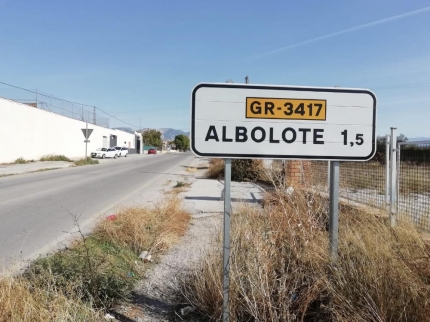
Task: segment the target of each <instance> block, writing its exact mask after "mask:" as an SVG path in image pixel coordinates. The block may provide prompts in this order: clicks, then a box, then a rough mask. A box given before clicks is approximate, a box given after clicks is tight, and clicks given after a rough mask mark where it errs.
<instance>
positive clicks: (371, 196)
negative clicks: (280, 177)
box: [303, 138, 430, 231]
mask: <svg viewBox="0 0 430 322" xmlns="http://www.w3.org/2000/svg"><path fill="white" fill-rule="evenodd" d="M397 151H398V154H397V176H396V178H395V180H396V181H397V185H396V186H397V191H396V199H395V200H396V202H397V207H396V208H397V213H398V215H399V216H402V217H405V218H408V219H409V220H411V222H412V223H413V224H414V225H415V226H416V227H418V228H421V229H424V230H428V231H430V141H421V142H401V143H399V144H398V147H397ZM386 157H387V155H386V147H385V138H384V139H382V138H381V139H379V140H378V144H377V152H376V154H375V157H374V158H373V159H372V160H370V161H367V162H340V164H339V166H340V170H339V181H340V182H339V188H340V197H342V198H345V199H347V200H350V201H354V202H357V203H360V204H365V205H369V206H372V207H375V208H379V209H387V205H388V202H389V200H388V199H389V191H388V183H387V180H389V178H388V176H389V171H387V167H386V163H385V161H386ZM388 158H390V155H389V156H388ZM305 173H306V171H305ZM328 175H329V174H328V162H326V161H310V162H309V171H307V174H305V175H304V177H303V180H304V181H305V183H306V184H307V185H309V186H311V187H312V188H313V189H316V190H318V191H324V192H327V191H328V187H329V186H328Z"/></svg>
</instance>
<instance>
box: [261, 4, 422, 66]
mask: <svg viewBox="0 0 430 322" xmlns="http://www.w3.org/2000/svg"><path fill="white" fill-rule="evenodd" d="M426 11H430V7H425V8H422V9H418V10H415V11H410V12H407V13H402V14H400V15H397V16H393V17H390V18H385V19H381V20H377V21H374V22H369V23H366V24H364V25H360V26H356V27H352V28H348V29H345V30H341V31H337V32H334V33H331V34H328V35H324V36H320V37H316V38H312V39H309V40H305V41H302V42H299V43H296V44H292V45H289V46H285V47H281V48H278V49H275V50H271V51H267V52H265V53H262V54H259V55H256V56H254V58H260V57H263V56H267V55H272V54H276V53H279V52H282V51H286V50H289V49H293V48H297V47H301V46H304V45H307V44H311V43H314V42H317V41H321V40H324V39H328V38H333V37H336V36H340V35H344V34H347V33H350V32H354V31H358V30H361V29H366V28H370V27H374V26H377V25H382V24H384V23H388V22H392V21H395V20H400V19H403V18H407V17H411V16H415V15H417V14H420V13H424V12H426Z"/></svg>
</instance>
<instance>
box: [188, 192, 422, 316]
mask: <svg viewBox="0 0 430 322" xmlns="http://www.w3.org/2000/svg"><path fill="white" fill-rule="evenodd" d="M340 213H341V214H340V233H339V236H340V237H339V238H340V239H339V261H338V264H337V266H332V265H331V264H330V261H329V258H328V233H327V200H325V199H323V198H321V197H318V196H315V195H312V194H309V193H305V192H302V193H300V192H297V191H296V192H295V193H294V194H293V195H292V196H291V197H290V196H288V195H284V194H282V193H280V192H279V191H278V192H276V193H275V194H273V195H271V196H269V197H268V198H267V199H266V204H265V206H264V209H258V208H249V209H247V210H246V211H241V212H239V213H236V214H234V215H233V216H232V239H231V242H232V244H231V259H230V262H231V272H230V274H231V275H230V279H231V284H230V285H231V288H230V298H231V303H230V311H231V321H363V322H364V321H417V322H418V321H427V320H428V316H429V314H430V309H429V301H430V286H429V281H430V279H429V278H430V257H429V253H430V252H429V247H428V245H427V244H426V243H425V242H424V241H423V240H422V238H421V237H420V235H419V234H418V233H417V231H416V230H415V229H414V228H413V226H412V225H410V224H409V223H407V222H401V223H399V225H398V227H396V228H395V229H391V228H389V227H388V225H387V223H386V222H385V221H384V219H380V218H376V217H375V216H373V215H369V214H367V213H364V212H360V211H359V210H357V209H354V208H351V207H349V206H342V207H341V209H340ZM221 242H222V240H221V235H220V236H219V237H218V240H217V245H218V246H217V247H216V249H214V251H213V252H210V253H208V254H207V256H206V258H205V260H204V261H203V262H202V263H201V264H200V265H199V266H198V267H197V268H196V270H195V272H194V273H193V274H192V276H190V278H189V280H188V281H187V282H186V283H185V284H184V287H183V294H184V297H185V298H186V300H188V301H189V302H190V303H192V304H193V305H194V306H196V307H197V308H198V310H199V311H200V313H201V314H202V316H201V319H204V318H207V319H209V320H219V319H220V317H221V313H222V312H221V307H222V285H221V272H222V268H221V266H222V243H221Z"/></svg>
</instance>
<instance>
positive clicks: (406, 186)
mask: <svg viewBox="0 0 430 322" xmlns="http://www.w3.org/2000/svg"><path fill="white" fill-rule="evenodd" d="M398 171H399V175H400V180H399V189H400V192H401V193H405V194H407V193H426V192H430V166H428V165H426V164H424V165H409V164H405V163H401V165H400V169H399V170H398Z"/></svg>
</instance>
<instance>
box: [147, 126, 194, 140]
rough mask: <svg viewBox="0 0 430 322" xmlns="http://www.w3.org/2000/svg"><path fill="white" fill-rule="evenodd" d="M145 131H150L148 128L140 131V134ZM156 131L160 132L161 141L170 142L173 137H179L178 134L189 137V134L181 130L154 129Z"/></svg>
mask: <svg viewBox="0 0 430 322" xmlns="http://www.w3.org/2000/svg"><path fill="white" fill-rule="evenodd" d="M147 130H150V129H148V128H146V129H142V132H145V131H147ZM156 130H157V131H160V132H161V139H162V140H163V141H172V140H174V139H175V136H177V135H180V134H184V135H186V136H190V132H184V131H181V130H175V129H170V128H163V129H156Z"/></svg>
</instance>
